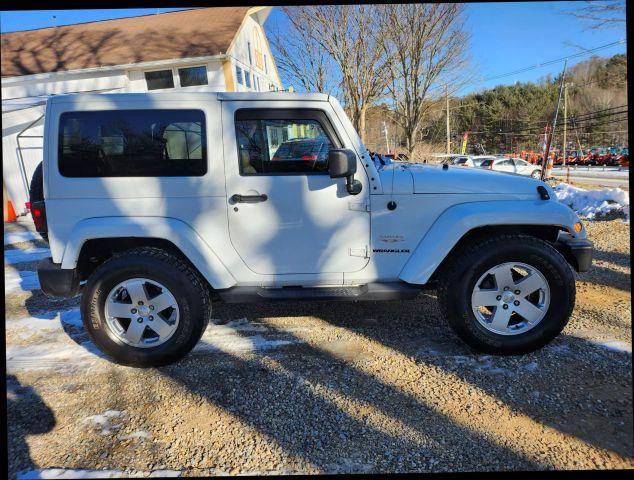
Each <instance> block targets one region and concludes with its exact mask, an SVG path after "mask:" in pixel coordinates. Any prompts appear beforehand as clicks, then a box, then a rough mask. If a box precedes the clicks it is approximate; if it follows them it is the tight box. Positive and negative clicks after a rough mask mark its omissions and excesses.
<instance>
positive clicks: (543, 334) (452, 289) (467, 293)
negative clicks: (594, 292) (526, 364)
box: [438, 235, 575, 355]
mask: <svg viewBox="0 0 634 480" xmlns="http://www.w3.org/2000/svg"><path fill="white" fill-rule="evenodd" d="M513 261H517V262H522V263H525V264H527V265H531V266H534V267H535V268H537V269H538V270H539V271H540V272H541V273H542V275H544V277H545V278H546V281H547V282H548V285H549V287H550V304H549V307H548V310H547V311H546V315H545V316H544V318H543V319H542V320H541V321H540V322H539V323H538V324H537V325H536V326H534V327H533V328H532V329H530V330H528V331H526V332H524V333H521V334H517V335H501V334H498V333H495V332H492V331H490V330H487V329H486V328H485V327H484V326H483V325H481V324H480V322H478V320H477V319H476V317H475V315H474V314H473V311H472V309H471V293H472V292H473V288H474V286H475V283H476V282H477V281H478V279H479V278H480V277H481V276H482V275H484V273H485V272H487V271H488V270H489V269H490V268H492V267H494V266H496V265H500V264H502V263H505V262H513ZM438 296H439V301H440V306H441V310H442V312H443V314H444V316H445V318H446V319H447V320H448V322H449V324H450V325H451V327H452V328H453V330H454V331H455V332H456V334H457V335H458V336H459V337H460V338H461V339H462V340H464V341H465V342H466V343H467V344H468V345H469V346H471V347H472V348H474V349H476V350H478V351H481V352H485V353H490V354H496V355H519V354H524V353H529V352H532V351H534V350H537V349H539V348H541V347H543V346H544V345H546V344H547V343H548V342H550V341H551V340H552V339H553V338H555V337H556V336H557V335H559V333H561V331H562V330H563V329H564V327H565V326H566V324H567V323H568V319H569V318H570V315H571V313H572V310H573V308H574V304H575V281H574V276H573V274H572V271H571V269H570V267H569V265H568V264H567V262H566V260H565V259H564V257H563V256H562V255H561V254H560V253H559V252H558V251H557V250H555V249H554V248H553V247H552V246H551V245H550V244H549V243H547V242H545V241H543V240H540V239H538V238H535V237H530V236H526V235H496V236H494V237H491V238H485V239H482V240H481V241H476V242H472V243H471V244H469V245H467V246H466V247H463V248H462V249H461V250H460V251H459V252H457V253H456V254H455V255H454V256H453V257H452V258H450V259H449V261H448V264H447V266H446V268H444V269H443V275H442V278H441V279H440V281H439V288H438Z"/></svg>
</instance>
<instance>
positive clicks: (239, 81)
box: [236, 65, 244, 85]
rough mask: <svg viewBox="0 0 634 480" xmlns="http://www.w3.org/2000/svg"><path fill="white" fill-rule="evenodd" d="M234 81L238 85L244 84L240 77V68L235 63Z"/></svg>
mask: <svg viewBox="0 0 634 480" xmlns="http://www.w3.org/2000/svg"><path fill="white" fill-rule="evenodd" d="M236 81H237V82H238V83H239V84H240V85H244V80H243V79H242V69H241V68H240V67H239V66H238V65H236Z"/></svg>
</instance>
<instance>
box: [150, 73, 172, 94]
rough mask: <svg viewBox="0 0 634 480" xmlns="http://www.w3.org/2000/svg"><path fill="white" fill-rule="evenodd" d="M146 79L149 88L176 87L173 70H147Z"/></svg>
mask: <svg viewBox="0 0 634 480" xmlns="http://www.w3.org/2000/svg"><path fill="white" fill-rule="evenodd" d="M145 81H146V82H147V89H148V90H158V89H160V88H174V77H173V76H172V71H171V70H159V71H158V72H145Z"/></svg>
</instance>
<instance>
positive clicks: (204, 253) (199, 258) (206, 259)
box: [62, 217, 237, 289]
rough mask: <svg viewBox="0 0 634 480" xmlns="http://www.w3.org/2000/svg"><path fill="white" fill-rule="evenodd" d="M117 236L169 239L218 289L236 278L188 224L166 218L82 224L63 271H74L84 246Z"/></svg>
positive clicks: (90, 220) (91, 220) (74, 234)
mask: <svg viewBox="0 0 634 480" xmlns="http://www.w3.org/2000/svg"><path fill="white" fill-rule="evenodd" d="M115 237H132V238H134V237H137V238H161V239H165V240H169V241H170V242H172V243H173V244H174V245H176V247H178V249H179V250H180V251H181V252H182V253H183V255H185V256H186V257H187V258H188V259H189V260H190V261H191V262H192V264H193V265H194V266H196V268H198V270H199V271H200V273H201V274H202V275H203V277H205V279H207V281H208V282H209V284H210V285H211V286H212V287H213V288H215V289H220V288H229V287H231V286H233V285H235V284H236V283H237V282H236V279H235V278H234V277H233V276H232V275H231V273H230V272H229V270H228V269H227V267H225V265H224V264H223V263H222V262H221V260H220V258H219V257H218V256H217V255H216V254H215V252H214V251H213V250H212V249H211V248H210V247H209V245H208V244H207V243H205V241H204V240H203V239H202V238H201V237H200V236H199V235H198V234H197V233H196V231H195V230H194V229H193V228H192V227H191V226H189V225H188V224H187V223H185V222H183V221H181V220H177V219H175V218H166V217H98V218H88V219H84V220H82V221H80V222H78V223H77V224H76V225H75V226H74V227H73V230H72V231H71V233H70V235H69V236H68V238H70V240H69V241H68V243H67V244H66V246H65V248H64V254H63V256H62V268H63V269H74V268H76V267H77V261H78V259H79V254H80V252H81V249H82V246H83V245H84V243H85V242H86V241H88V240H92V239H99V238H115Z"/></svg>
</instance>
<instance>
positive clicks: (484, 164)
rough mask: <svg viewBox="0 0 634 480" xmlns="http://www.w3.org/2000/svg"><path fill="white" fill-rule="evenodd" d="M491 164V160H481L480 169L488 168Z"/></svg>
mask: <svg viewBox="0 0 634 480" xmlns="http://www.w3.org/2000/svg"><path fill="white" fill-rule="evenodd" d="M492 163H493V160H483V161H482V163H481V164H480V166H481V167H490V166H491V164H492Z"/></svg>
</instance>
